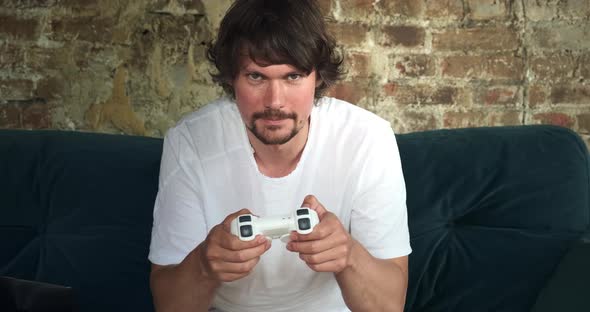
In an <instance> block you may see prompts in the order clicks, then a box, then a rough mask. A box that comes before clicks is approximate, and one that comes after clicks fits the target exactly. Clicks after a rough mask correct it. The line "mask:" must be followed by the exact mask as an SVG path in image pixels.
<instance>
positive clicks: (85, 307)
mask: <svg viewBox="0 0 590 312" xmlns="http://www.w3.org/2000/svg"><path fill="white" fill-rule="evenodd" d="M161 148H162V141H161V140H158V139H150V138H143V137H129V136H117V135H103V134H90V133H73V132H59V131H34V132H27V131H6V130H3V131H0V177H1V178H0V275H8V276H12V277H16V278H21V279H27V280H36V281H42V282H47V283H53V284H58V285H65V286H71V287H72V288H74V290H75V291H76V296H77V300H78V301H79V304H80V308H81V311H150V310H152V309H153V308H152V302H151V296H150V291H149V262H148V260H147V254H148V249H149V242H150V235H151V226H152V219H153V218H152V210H153V203H154V200H155V195H156V192H157V185H158V182H157V181H158V180H157V179H158V172H159V164H160V155H161Z"/></svg>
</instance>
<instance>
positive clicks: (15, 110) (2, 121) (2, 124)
mask: <svg viewBox="0 0 590 312" xmlns="http://www.w3.org/2000/svg"><path fill="white" fill-rule="evenodd" d="M21 127H22V122H21V109H20V107H19V106H18V105H14V104H12V103H10V102H9V103H6V104H0V128H4V129H15V128H21Z"/></svg>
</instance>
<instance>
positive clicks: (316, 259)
mask: <svg viewBox="0 0 590 312" xmlns="http://www.w3.org/2000/svg"><path fill="white" fill-rule="evenodd" d="M347 254H348V252H347V248H346V246H342V245H341V246H338V247H336V248H332V249H328V250H326V251H323V252H320V253H316V254H304V253H300V254H299V258H300V259H301V260H303V261H305V263H307V264H308V265H311V264H314V265H320V264H322V263H326V262H330V261H334V260H337V259H340V258H343V259H345V260H346V257H347Z"/></svg>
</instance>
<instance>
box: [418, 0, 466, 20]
mask: <svg viewBox="0 0 590 312" xmlns="http://www.w3.org/2000/svg"><path fill="white" fill-rule="evenodd" d="M415 2H418V1H415ZM425 5H426V12H425V15H426V17H429V18H445V19H460V18H462V17H463V1H462V0H439V1H426V4H425Z"/></svg>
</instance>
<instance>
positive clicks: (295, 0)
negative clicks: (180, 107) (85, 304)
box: [149, 0, 411, 311]
mask: <svg viewBox="0 0 590 312" xmlns="http://www.w3.org/2000/svg"><path fill="white" fill-rule="evenodd" d="M209 59H210V60H211V61H212V62H213V63H214V64H215V66H216V68H217V70H218V71H219V72H218V73H216V74H215V75H214V79H215V80H216V81H218V82H219V83H220V84H221V85H222V86H223V87H224V89H225V90H226V91H227V92H228V94H229V97H227V98H222V99H220V100H217V101H215V102H213V103H210V104H209V105H207V106H206V107H204V108H202V109H201V110H199V111H197V112H195V113H192V114H190V115H189V116H187V117H185V118H184V119H183V120H182V121H180V122H179V123H178V125H176V127H174V128H172V129H170V130H169V131H168V133H167V135H166V138H165V140H164V151H163V155H162V164H161V171H160V184H159V191H158V196H157V199H156V204H155V209H154V227H153V231H152V242H151V249H150V255H149V259H150V261H151V262H152V273H151V287H152V293H153V296H154V304H155V306H156V309H157V310H158V311H207V310H208V309H209V308H214V309H216V310H217V311H301V310H302V309H305V310H307V311H348V310H349V309H350V310H353V311H402V310H403V306H404V302H405V293H406V288H407V266H408V260H407V255H408V254H409V253H410V252H411V249H410V245H409V237H408V236H409V235H408V228H407V216H406V206H405V185H404V180H403V175H402V171H401V165H400V160H399V154H398V150H397V145H396V142H395V137H394V135H393V132H392V130H391V127H390V125H389V123H387V122H386V121H384V120H383V119H381V118H379V117H377V116H376V115H374V114H372V113H369V112H367V111H365V110H362V109H361V108H358V107H356V106H353V105H351V104H349V103H346V102H343V101H339V100H336V99H332V98H325V97H322V93H323V92H324V91H325V90H326V89H327V87H328V86H330V85H331V84H333V83H334V82H335V81H337V80H338V79H339V77H340V73H341V71H340V65H341V63H342V62H341V60H340V59H339V58H338V57H336V56H335V53H334V42H333V40H331V39H330V37H329V36H328V35H327V34H326V30H325V25H324V22H323V18H322V15H321V13H320V11H319V10H318V8H317V4H316V3H315V2H314V1H312V0H237V1H236V2H235V3H234V4H233V5H232V7H231V8H230V9H229V11H228V12H227V14H226V16H225V17H224V19H223V21H222V23H221V27H220V30H219V34H218V38H217V41H216V42H215V44H214V45H213V46H212V47H211V48H210V51H209ZM298 207H309V208H311V209H314V210H315V211H316V212H317V213H318V215H319V219H320V223H319V224H318V225H317V226H316V227H315V228H314V229H313V231H312V233H310V234H306V235H302V234H298V233H296V232H293V233H291V234H290V235H291V236H290V239H291V241H290V242H289V243H288V244H286V245H285V244H283V243H282V242H281V241H278V240H276V241H270V240H267V239H266V238H265V237H261V236H259V237H257V238H256V239H255V240H252V241H241V240H239V239H238V238H237V237H236V236H234V235H232V234H231V232H230V227H229V225H230V223H231V221H232V220H233V219H234V218H236V217H237V216H238V215H240V214H244V213H253V214H255V215H259V216H263V217H264V216H271V215H287V214H290V213H292V212H293V211H294V210H295V209H297V208H298ZM242 208H244V209H242Z"/></svg>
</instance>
